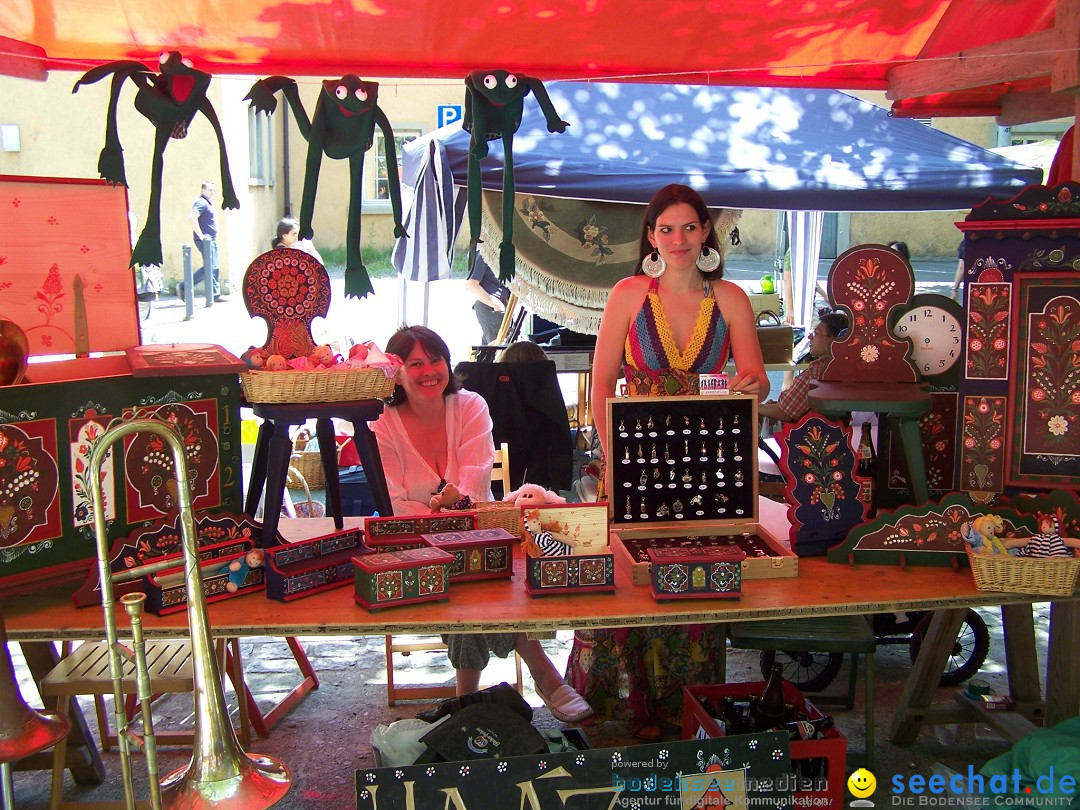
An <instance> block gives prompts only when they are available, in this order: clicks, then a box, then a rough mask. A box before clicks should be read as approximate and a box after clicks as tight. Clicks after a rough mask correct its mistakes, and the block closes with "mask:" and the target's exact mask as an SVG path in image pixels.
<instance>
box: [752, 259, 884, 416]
mask: <svg viewBox="0 0 1080 810" xmlns="http://www.w3.org/2000/svg"><path fill="white" fill-rule="evenodd" d="M898 252H899V251H898ZM847 328H848V319H847V315H845V314H844V313H843V312H827V311H825V312H821V313H819V316H818V322H817V325H816V326H815V327H814V331H813V332H811V333H810V355H811V357H812V358H813V360H812V361H811V363H810V365H809V366H807V367H806V368H805V369H803V370H802V371H800V372H799V373H798V374H797V375H796V377H795V380H794V381H793V382H792V383H791V385H789V386H788V387H787V388H785V389H784V390H783V391H781V392H780V396H778V397H777V398H776V400H775V401H774V400H769V401H767V402H763V403H761V404H760V405H759V406H758V416H763V417H768V418H769V419H776V420H777V421H780V422H794V421H795V420H796V419H798V418H799V417H801V416H802V415H803V414H804V413H806V412H807V411H809V410H810V401H809V400H808V399H807V394H808V393H809V392H810V382H811V381H812V380H819V379H821V372H822V371H823V370H824V369H825V366H826V365H827V364H828V362H829V358H830V357H831V356H832V348H831V347H832V342H833V341H834V340H836V338H838V337H839V336H840V335H841V333H842V332H844V331H845V330H846V329H847Z"/></svg>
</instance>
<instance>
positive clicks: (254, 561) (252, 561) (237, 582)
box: [223, 548, 263, 593]
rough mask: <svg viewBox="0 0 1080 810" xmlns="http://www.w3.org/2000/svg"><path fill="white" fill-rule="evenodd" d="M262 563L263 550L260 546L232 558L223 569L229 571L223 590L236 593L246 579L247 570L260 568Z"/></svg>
mask: <svg viewBox="0 0 1080 810" xmlns="http://www.w3.org/2000/svg"><path fill="white" fill-rule="evenodd" d="M262 564H263V550H262V549H261V548H253V549H252V550H251V551H249V552H248V553H247V554H245V555H244V556H243V557H240V558H239V559H236V560H233V561H232V562H231V563H229V564H228V565H227V566H225V568H224V569H223V570H225V571H228V573H229V581H228V583H226V585H225V590H227V591H228V592H229V593H236V592H237V591H238V590H240V586H241V585H243V584H244V580H246V579H247V575H248V571H250V570H251V569H252V568H262Z"/></svg>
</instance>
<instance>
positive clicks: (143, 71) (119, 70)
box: [71, 51, 240, 267]
mask: <svg viewBox="0 0 1080 810" xmlns="http://www.w3.org/2000/svg"><path fill="white" fill-rule="evenodd" d="M158 63H159V66H160V70H161V73H154V72H153V71H151V70H149V69H148V68H147V67H146V65H144V64H143V63H142V62H134V61H124V62H110V63H109V64H107V65H101V66H99V67H96V68H93V69H91V70H88V71H87V72H86V73H84V74H83V75H82V78H80V79H79V80H78V81H77V82H75V86H74V87H73V88H72V90H71V92H72V93H77V92H78V91H79V88H80V87H82V86H83V85H87V84H94V83H95V82H99V81H101V80H102V79H104V78H105V77H106V76H112V88H111V89H110V91H109V113H108V117H107V119H106V122H105V146H104V147H103V148H102V150H101V154H100V155H99V156H98V172H99V173H100V174H101V176H102V177H103V178H104V179H105V180H107V181H109V182H110V183H112V184H113V185H114V186H115V185H123V186H127V184H128V183H127V176H126V173H125V170H124V150H123V148H122V147H121V146H120V134H119V132H118V131H117V126H116V108H117V104H118V103H119V101H120V90H121V89H122V88H123V85H124V82H125V81H126V80H127V79H131V80H132V81H133V82H134V83H135V84H136V85H138V87H139V91H138V93H136V95H135V109H136V110H138V111H139V112H140V113H141V114H142V115H143V116H144V117H145V118H146V119H148V120H149V121H150V123H152V124H153V125H154V131H155V134H154V159H153V164H152V167H151V171H150V204H149V206H148V210H147V212H146V224H145V225H143V229H142V233H141V234H139V240H138V242H136V243H135V248H134V249H133V250H132V251H131V265H132V267H135V266H148V265H160V264H162V263H163V260H162V256H161V175H162V170H163V169H164V167H165V147H166V146H168V144H169V139H170V138H184V137H186V136H187V131H188V126H190V124H191V122H192V121H193V120H194V119H195V114H196V113H200V112H201V113H202V114H203V115H205V116H206V118H207V120H208V121H209V122H210V125H211V126H212V127H213V128H214V133H215V134H216V135H217V141H218V154H219V156H220V161H221V195H222V199H221V205H222V207H223V208H239V207H240V201H239V200H237V199H236V191H235V190H234V189H233V184H232V177H231V176H230V175H229V157H228V155H227V154H226V153H225V138H224V136H223V135H222V134H221V124H219V123H218V118H217V114H216V113H215V112H214V107H213V105H212V104H211V103H210V99H208V98H207V96H206V90H207V88H208V87H209V86H210V79H211V76H210V74H209V73H204V72H202V71H201V70H196V69H195V68H194V67H192V64H191V62H190V61H188V60H187V59H184V58H183V57H182V56H181V55H180V54H179V53H178V52H177V51H169V52H168V53H163V54H162V55H161V57H160V59H159V60H158Z"/></svg>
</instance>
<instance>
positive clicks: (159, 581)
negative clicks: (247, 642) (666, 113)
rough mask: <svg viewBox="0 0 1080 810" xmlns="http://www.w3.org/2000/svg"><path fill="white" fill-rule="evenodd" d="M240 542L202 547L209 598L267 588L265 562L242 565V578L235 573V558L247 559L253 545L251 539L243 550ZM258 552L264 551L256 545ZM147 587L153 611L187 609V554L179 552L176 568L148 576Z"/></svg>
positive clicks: (148, 603) (201, 562) (215, 599)
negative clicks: (185, 576)
mask: <svg viewBox="0 0 1080 810" xmlns="http://www.w3.org/2000/svg"><path fill="white" fill-rule="evenodd" d="M236 545H237V544H236V543H234V542H227V543H221V544H218V545H213V546H207V547H204V548H201V549H200V550H199V569H200V571H201V573H202V583H203V594H204V595H205V596H206V601H207V602H218V601H220V600H222V599H230V598H232V597H234V596H243V595H244V594H246V593H251V592H252V591H261V590H262V589H263V585H264V582H265V573H266V572H265V567H264V566H262V565H250V566H249V565H244V566H243V568H242V569H241V573H242V579H237V577H236V576H235V575H231V573H230V571H229V566H230V564H232V563H233V562H234V561H239V562H243V561H244V559H245V557H247V555H248V554H249V553H251V552H252V549H253V545H252V544H251V543H250V541H247V542H246V543H244V544H242V545H244V546H245V547H244V548H242V549H241V550H239V551H238V550H237V547H236ZM255 553H256V554H261V553H262V552H261V551H259V550H257V549H256V550H255ZM230 583H232V584H234V585H235V588H230V587H229V585H230ZM143 591H144V592H145V593H146V609H147V610H149V611H150V612H151V613H155V614H157V615H158V616H165V615H167V614H169V613H176V612H178V611H181V610H186V609H187V602H188V600H187V585H186V583H185V581H184V563H183V556H182V555H180V554H177V555H176V567H175V568H166V569H164V570H162V571H158V572H157V573H156V574H149V575H147V576H146V577H144V578H143Z"/></svg>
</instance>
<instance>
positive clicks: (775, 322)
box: [757, 309, 795, 365]
mask: <svg viewBox="0 0 1080 810" xmlns="http://www.w3.org/2000/svg"><path fill="white" fill-rule="evenodd" d="M757 337H758V343H759V344H760V346H761V359H762V360H764V361H765V363H766V365H770V364H774V363H790V362H791V352H792V350H793V348H794V346H795V331H794V330H793V329H792V328H791V326H790V325H789V324H786V323H781V322H780V316H779V315H777V314H776V313H775V312H773V311H772V310H771V309H763V310H762V311H761V312H760V313H758V317H757Z"/></svg>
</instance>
